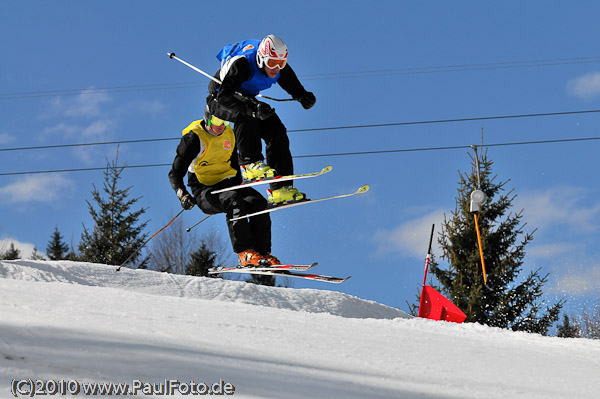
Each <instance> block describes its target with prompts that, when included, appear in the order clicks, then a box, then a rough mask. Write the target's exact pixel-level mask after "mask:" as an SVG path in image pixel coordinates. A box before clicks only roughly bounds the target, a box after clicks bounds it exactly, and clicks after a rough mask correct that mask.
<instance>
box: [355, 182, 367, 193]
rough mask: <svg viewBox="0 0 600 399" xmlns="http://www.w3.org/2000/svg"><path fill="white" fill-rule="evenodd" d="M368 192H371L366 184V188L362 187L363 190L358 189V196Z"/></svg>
mask: <svg viewBox="0 0 600 399" xmlns="http://www.w3.org/2000/svg"><path fill="white" fill-rule="evenodd" d="M367 191H369V185H368V184H365V185H364V186H362V187H361V188H359V189H358V191H356V193H357V194H362V193H366V192H367Z"/></svg>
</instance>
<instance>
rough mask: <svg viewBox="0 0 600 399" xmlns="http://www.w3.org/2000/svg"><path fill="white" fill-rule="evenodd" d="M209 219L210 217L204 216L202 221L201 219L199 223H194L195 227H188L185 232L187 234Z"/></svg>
mask: <svg viewBox="0 0 600 399" xmlns="http://www.w3.org/2000/svg"><path fill="white" fill-rule="evenodd" d="M209 217H211V215H208V216H206V217H205V218H204V219H202V220H201V221H199V222H198V223H196V224H195V225H193V226H192V227H188V228H187V229H185V231H187V232H188V233H189V232H190V230H191V229H193V228H194V227H196V226H198V225H199V224H200V223H202V222H204V221H205V220H206V219H208V218H209Z"/></svg>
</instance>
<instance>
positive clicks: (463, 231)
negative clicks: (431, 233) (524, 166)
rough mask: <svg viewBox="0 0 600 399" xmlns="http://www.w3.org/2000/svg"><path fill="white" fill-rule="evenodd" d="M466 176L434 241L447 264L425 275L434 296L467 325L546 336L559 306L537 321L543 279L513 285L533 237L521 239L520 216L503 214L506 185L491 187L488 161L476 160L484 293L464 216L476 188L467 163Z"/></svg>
mask: <svg viewBox="0 0 600 399" xmlns="http://www.w3.org/2000/svg"><path fill="white" fill-rule="evenodd" d="M472 161H473V162H472V170H471V172H470V173H469V174H465V173H460V172H459V177H460V181H459V188H458V196H457V198H456V208H455V210H454V211H453V212H452V214H451V216H450V218H448V217H445V219H444V223H443V225H442V232H441V234H440V238H439V240H438V242H439V244H440V245H441V247H442V249H443V251H444V252H443V255H442V259H445V260H447V261H448V262H449V265H448V268H447V269H443V268H441V267H439V264H438V262H437V261H435V259H434V260H433V261H432V264H431V268H430V270H431V272H432V273H433V274H434V275H435V276H436V277H437V279H438V281H439V283H440V285H441V286H440V287H435V286H434V288H436V289H437V290H438V291H440V292H441V293H442V294H444V295H445V296H446V297H448V298H449V299H450V300H451V301H453V302H454V304H456V305H457V306H458V307H459V308H460V309H461V310H462V311H463V312H465V314H466V315H467V321H468V322H478V323H482V324H486V325H489V326H495V327H502V328H511V329H512V330H515V331H528V332H536V333H540V334H546V333H547V331H548V329H549V328H550V326H551V325H552V324H553V323H555V322H556V321H557V320H558V316H559V312H560V309H561V308H562V305H563V303H564V302H563V301H562V300H561V301H559V302H558V303H556V304H554V305H551V306H549V307H547V308H546V310H545V312H543V313H542V314H541V315H540V314H539V313H540V309H541V305H540V304H539V303H538V300H539V299H540V297H541V296H542V286H543V285H544V284H545V283H546V281H547V278H548V275H546V276H543V277H540V275H539V272H540V269H537V270H535V271H532V272H531V273H529V275H528V276H527V277H526V278H525V279H524V281H521V282H517V281H516V280H517V278H518V277H519V274H520V273H521V272H522V264H523V260H524V257H525V246H526V245H527V244H529V243H530V242H531V240H532V239H533V233H534V232H535V231H534V232H531V233H524V224H522V221H521V219H522V217H523V211H520V212H518V213H512V212H510V211H509V209H510V207H511V206H512V202H513V200H514V198H515V195H513V194H512V190H511V191H510V192H508V193H505V192H504V186H505V185H506V183H507V182H500V183H496V182H495V179H496V176H493V177H492V170H491V167H492V161H491V160H488V159H487V153H486V154H484V155H483V156H482V159H481V162H480V163H481V165H480V167H481V170H480V181H481V187H479V188H480V189H481V190H482V191H483V192H484V193H485V194H486V195H487V198H488V200H487V203H486V204H485V205H484V206H483V209H482V210H481V212H479V216H478V222H479V230H480V232H481V239H482V246H483V253H484V260H485V267H486V272H487V277H488V283H487V287H484V284H483V275H482V267H481V260H480V255H479V247H478V243H477V232H476V228H475V221H474V217H473V214H472V213H471V212H470V194H471V192H473V191H474V190H475V189H477V188H478V173H477V172H478V171H477V167H476V166H477V162H476V161H475V158H472Z"/></svg>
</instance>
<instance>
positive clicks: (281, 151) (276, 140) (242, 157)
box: [233, 114, 294, 189]
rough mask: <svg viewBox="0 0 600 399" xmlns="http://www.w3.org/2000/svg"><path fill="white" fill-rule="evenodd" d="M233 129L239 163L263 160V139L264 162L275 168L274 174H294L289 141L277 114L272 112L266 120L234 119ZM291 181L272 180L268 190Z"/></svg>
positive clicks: (242, 117) (247, 117)
mask: <svg viewBox="0 0 600 399" xmlns="http://www.w3.org/2000/svg"><path fill="white" fill-rule="evenodd" d="M233 128H234V129H233V131H234V133H235V141H236V147H237V150H238V155H239V156H238V159H239V164H240V165H247V164H249V163H252V162H257V161H262V160H264V157H263V155H262V142H261V140H264V141H265V155H266V157H267V165H269V166H270V167H272V168H274V169H275V170H276V171H277V174H279V175H282V176H285V175H291V174H293V173H294V163H293V161H292V153H291V152H290V140H289V138H288V135H287V130H286V128H285V126H284V125H283V123H282V122H281V119H279V116H277V114H273V115H272V116H271V117H270V118H267V119H265V120H260V119H257V118H252V117H250V116H240V117H238V118H237V119H236V120H235V123H234V126H233ZM291 184H292V182H290V181H288V182H285V183H272V184H271V189H277V188H280V187H283V186H287V185H291Z"/></svg>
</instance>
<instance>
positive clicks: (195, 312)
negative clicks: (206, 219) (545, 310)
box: [0, 260, 600, 399]
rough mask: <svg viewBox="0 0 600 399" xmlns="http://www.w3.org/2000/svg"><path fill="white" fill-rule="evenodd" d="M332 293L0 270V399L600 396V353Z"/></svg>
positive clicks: (1, 264)
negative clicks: (31, 392)
mask: <svg viewBox="0 0 600 399" xmlns="http://www.w3.org/2000/svg"><path fill="white" fill-rule="evenodd" d="M323 272H326V271H323ZM327 288H328V287H327V284H326V283H319V282H315V289H290V288H275V287H263V286H256V285H252V284H247V283H243V282H236V281H225V280H219V279H207V278H197V277H188V276H179V275H169V274H164V273H156V272H151V271H143V270H137V271H133V270H129V269H126V270H121V271H120V272H118V273H117V272H115V267H113V266H106V265H95V264H86V263H76V262H66V261H62V262H50V261H25V260H17V261H0V398H9V397H13V395H12V393H11V390H12V389H15V388H16V387H17V385H18V388H21V391H22V392H25V391H26V390H27V383H16V382H15V383H13V380H15V379H16V380H20V379H26V380H28V379H31V380H33V381H34V383H35V381H36V380H40V381H46V380H55V381H57V382H59V383H60V380H64V381H65V384H74V381H77V382H78V383H81V385H80V386H79V387H80V388H79V389H80V393H79V396H81V397H83V396H85V395H84V391H83V390H82V389H87V388H88V387H89V386H87V385H83V384H84V383H93V382H97V383H123V384H129V387H130V388H132V387H134V386H136V387H139V390H138V391H137V397H151V396H153V397H193V395H191V394H190V395H184V393H186V389H193V390H194V391H196V392H203V390H205V389H207V387H208V388H213V389H215V390H217V392H220V391H227V392H228V393H231V392H233V394H232V395H231V397H234V398H290V399H293V398H298V399H301V398H302V399H304V398H306V399H308V398H310V399H315V398H340V399H342V398H344V399H353V398H372V399H380V398H484V397H485V398H528V399H532V398H578V399H584V398H595V399H596V398H598V397H600V396H599V395H600V342H599V341H592V340H586V339H560V338H554V337H542V336H538V335H532V334H525V333H514V332H511V331H506V330H501V329H496V328H488V327H485V326H481V325H476V324H461V325H459V324H452V323H444V322H435V321H430V320H423V319H418V318H411V317H409V316H407V315H406V314H405V313H403V312H402V311H400V310H397V309H393V308H390V307H387V306H384V305H381V304H378V303H375V302H371V301H365V300H361V299H359V298H355V297H351V296H348V295H345V294H342V293H339V292H333V291H327V290H326V289H327ZM165 380H166V381H165ZM176 381H179V384H180V385H177V382H176ZM191 381H194V383H195V384H194V385H193V386H192V385H191V384H190V382H191ZM201 383H205V384H206V385H202V384H201ZM151 384H154V385H152V386H151ZM213 384H216V385H213ZM228 384H229V385H228ZM67 386H68V387H70V388H72V389H73V390H75V389H74V388H75V387H74V386H73V385H67ZM82 386H83V387H84V388H81V387H82ZM164 387H168V388H169V389H171V390H172V393H173V394H172V395H171V394H169V395H164V394H163V395H161V394H155V395H150V393H149V392H150V389H151V388H152V389H155V391H154V392H155V393H156V392H158V393H161V392H163V391H161V390H162V389H164ZM45 388H49V389H58V388H56V387H53V385H52V383H51V384H47V385H46V387H45ZM62 388H63V392H64V389H65V385H63V387H62ZM142 388H144V389H146V393H144V391H143V390H142ZM59 392H60V391H59ZM17 393H18V392H17ZM65 393H66V395H65V396H64V397H74V396H73V395H71V394H70V393H68V391H66V392H65ZM98 396H100V395H98ZM98 396H96V397H98ZM106 396H108V395H106ZM114 396H115V397H125V396H124V395H121V396H118V395H114ZM56 397H63V396H61V395H58V396H56Z"/></svg>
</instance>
